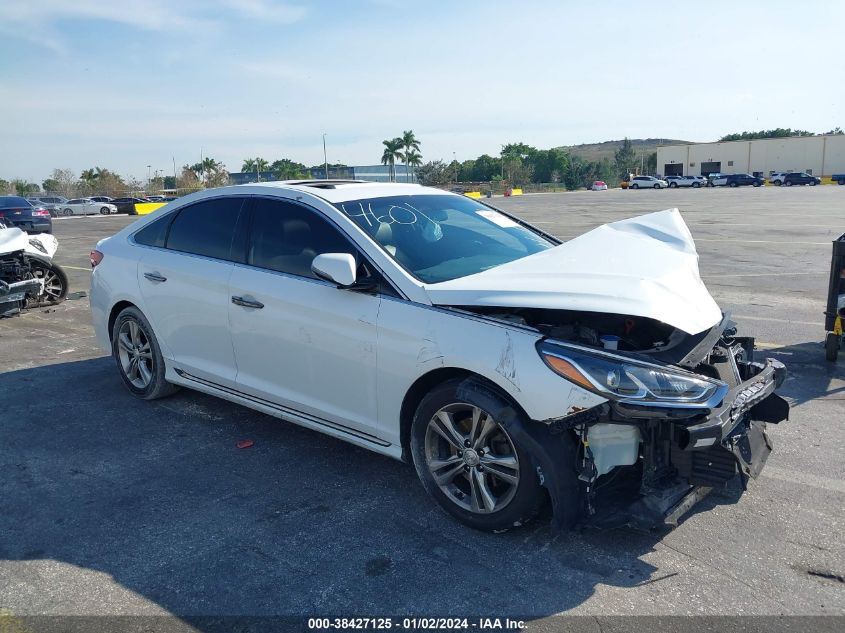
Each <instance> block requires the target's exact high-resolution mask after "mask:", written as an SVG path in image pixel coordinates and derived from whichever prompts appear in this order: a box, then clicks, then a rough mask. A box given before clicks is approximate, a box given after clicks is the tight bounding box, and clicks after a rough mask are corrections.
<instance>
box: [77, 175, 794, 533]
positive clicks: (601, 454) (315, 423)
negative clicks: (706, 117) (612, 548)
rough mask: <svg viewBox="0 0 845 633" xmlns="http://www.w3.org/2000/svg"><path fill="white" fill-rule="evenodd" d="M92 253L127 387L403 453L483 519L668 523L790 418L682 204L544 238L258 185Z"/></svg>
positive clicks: (390, 196)
mask: <svg viewBox="0 0 845 633" xmlns="http://www.w3.org/2000/svg"><path fill="white" fill-rule="evenodd" d="M91 263H92V266H94V271H93V275H92V282H91V283H92V287H91V310H92V313H93V321H94V326H95V330H96V334H97V338H98V340H99V342H100V343H101V345H102V346H103V347H104V348H105V349H107V350H108V351H109V352H110V353H111V354H112V355H113V356H114V359H115V361H116V366H117V369H118V371H119V372H120V376H121V378H122V379H123V382H124V384H125V385H126V387H127V389H128V390H129V391H130V392H131V393H133V394H134V395H136V396H138V397H139V398H143V399H147V400H151V399H155V398H160V397H163V396H166V395H169V394H171V393H173V392H174V391H175V390H176V389H178V388H179V387H186V388H190V389H195V390H198V391H202V392H205V393H209V394H213V395H215V396H218V397H221V398H225V399H227V400H230V401H232V402H236V403H239V404H242V405H244V406H247V407H251V408H253V409H256V410H258V411H262V412H265V413H269V414H271V415H275V416H278V417H280V418H283V419H285V420H288V421H290V422H294V423H297V424H300V425H302V426H305V427H308V428H311V429H315V430H318V431H321V432H324V433H326V434H329V435H331V436H334V437H338V438H341V439H344V440H347V441H349V442H351V443H353V444H356V445H359V446H363V447H365V448H368V449H371V450H373V451H376V452H379V453H382V454H385V455H389V456H391V457H394V458H397V459H402V460H404V461H407V462H411V463H413V465H414V466H415V468H416V471H417V473H418V475H419V478H420V480H421V481H422V484H423V486H424V487H425V489H426V490H427V491H428V492H429V493H430V494H431V495H432V496H433V497H434V499H435V500H436V501H437V502H438V503H439V504H440V505H441V506H442V507H443V508H444V509H445V510H446V511H447V512H448V513H449V514H451V515H452V516H454V517H455V518H457V519H458V520H460V521H462V522H463V523H465V524H467V525H469V526H472V527H474V528H478V529H483V530H495V531H499V530H504V529H507V528H510V527H513V526H517V525H520V524H522V523H524V522H525V521H527V520H529V519H531V518H532V517H533V516H534V515H535V514H536V513H537V512H538V511H539V509H540V507H541V505H542V504H543V503H544V502H545V501H546V500H547V499H549V498H550V499H551V503H552V507H553V511H554V522H555V524H556V525H557V526H559V527H571V526H572V525H574V524H575V523H577V522H579V521H583V522H604V523H607V522H617V523H618V522H627V523H632V522H635V523H638V524H646V525H653V524H656V523H661V522H670V523H672V522H675V521H677V519H678V518H679V517H680V516H681V515H682V514H683V513H684V512H685V511H686V510H688V509H689V508H690V507H691V506H692V505H693V503H695V501H697V500H698V499H700V498H701V497H702V496H703V495H704V494H706V492H708V491H709V490H710V489H712V488H714V487H716V486H719V485H721V484H723V483H724V482H726V481H727V480H729V479H731V478H733V477H735V476H739V477H741V478H742V482H743V484H745V483H746V482H747V481H748V479H749V478H751V477H756V475H757V474H758V473H759V472H760V469H761V468H762V467H763V464H764V462H765V460H766V458H767V457H768V454H769V452H770V450H771V448H770V447H771V443H770V442H769V440H768V438H767V436H766V432H765V428H766V423H776V422H779V421H782V420H785V419H786V418H787V416H788V405H787V403H786V402H785V401H784V400H783V399H782V398H780V397H779V396H778V395H776V394H775V393H774V391H775V389H776V388H777V387H778V386H779V385H780V384H781V383H782V382H783V380H784V377H785V368H784V367H783V365H782V364H780V363H778V362H777V361H774V360H771V359H763V360H760V361H755V359H754V358H753V347H754V342H753V339H751V338H748V337H738V336H736V331H735V329H734V327H733V324H732V323H731V322H730V320H729V319H728V317H727V316H726V315H724V314H723V313H722V312H721V310H720V309H719V307H718V306H717V305H716V303H715V302H714V301H713V299H712V297H711V296H710V294H709V293H708V292H707V289H706V288H705V287H704V284H703V283H702V281H701V279H700V277H699V273H698V256H697V254H696V251H695V246H694V244H693V241H692V237H691V235H690V232H689V230H688V228H687V226H686V225H685V224H684V222H683V220H682V219H681V216H680V214H679V213H678V211H677V210H669V211H661V212H659V213H653V214H651V215H646V216H642V217H639V218H633V219H630V220H623V221H620V222H614V223H612V224H608V225H605V226H601V227H599V228H597V229H595V230H593V231H590V232H588V233H586V234H584V235H582V236H580V237H578V238H576V239H573V240H570V241H569V242H566V243H561V242H560V241H559V240H558V239H556V238H554V237H553V236H551V235H548V234H546V233H544V232H543V231H542V230H540V229H537V228H535V227H533V226H531V225H529V224H527V223H526V222H523V221H522V220H520V219H519V218H516V217H514V216H511V215H509V214H506V213H503V212H501V211H498V210H496V209H494V208H492V207H490V206H488V205H485V204H484V203H482V202H480V201H477V200H472V199H470V198H467V197H464V196H460V195H454V194H450V193H446V192H444V191H441V190H438V189H429V188H425V187H420V186H418V185H401V184H376V183H365V182H358V181H301V182H280V183H260V184H254V185H242V186H237V187H225V188H221V189H213V190H208V191H204V192H200V193H197V194H193V195H190V196H186V197H184V198H180V199H179V200H178V201H176V202H174V203H172V204H169V205H167V206H165V207H163V208H162V209H159V210H157V211H155V212H154V213H152V214H150V215H149V216H145V217H143V218H141V219H139V220H138V221H137V222H135V223H134V224H132V225H130V226H128V227H126V228H125V229H123V230H122V231H120V232H119V233H117V234H116V235H114V236H113V237H110V238H107V239H105V240H102V241H101V242H100V243H99V244H98V245H97V249H96V250H95V251H93V252H92V253H91ZM613 489H616V490H617V492H622V493H624V494H621V495H620V494H608V493H607V491H609V490H613ZM620 499H622V500H620Z"/></svg>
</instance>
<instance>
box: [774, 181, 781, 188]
mask: <svg viewBox="0 0 845 633" xmlns="http://www.w3.org/2000/svg"><path fill="white" fill-rule="evenodd" d="M782 184H783V181H781V180H775V182H774V185H775V187H780V186H781V185H782Z"/></svg>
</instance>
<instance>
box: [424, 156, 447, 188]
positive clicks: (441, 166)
mask: <svg viewBox="0 0 845 633" xmlns="http://www.w3.org/2000/svg"><path fill="white" fill-rule="evenodd" d="M453 177H454V171H452V172H451V173H450V170H449V166H448V165H447V164H446V163H444V162H443V161H442V160H435V161H430V162H428V163H425V164H424V165H422V166H420V167H419V168H418V169H417V180H418V181H419V182H420V184H423V185H427V186H429V187H437V186H443V185H446V184H448V183H449V182H450V181H451V179H452V178H453Z"/></svg>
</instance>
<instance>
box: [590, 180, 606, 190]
mask: <svg viewBox="0 0 845 633" xmlns="http://www.w3.org/2000/svg"><path fill="white" fill-rule="evenodd" d="M590 190H591V191H607V183H606V182H605V181H604V180H594V181H593V184H592V185H590Z"/></svg>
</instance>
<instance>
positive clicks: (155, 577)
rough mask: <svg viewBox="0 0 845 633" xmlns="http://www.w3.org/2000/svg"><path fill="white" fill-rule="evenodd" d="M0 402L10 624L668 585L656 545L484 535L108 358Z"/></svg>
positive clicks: (329, 457)
mask: <svg viewBox="0 0 845 633" xmlns="http://www.w3.org/2000/svg"><path fill="white" fill-rule="evenodd" d="M0 393H3V394H4V396H3V399H4V401H5V404H4V406H3V408H2V411H0V434H2V445H3V451H2V453H0V572H2V573H0V596H3V600H4V604H0V606H3V607H5V608H8V609H10V610H11V611H12V612H30V613H39V612H40V613H44V612H48V613H55V612H56V611H57V610H58V611H59V612H60V613H67V612H78V613H97V612H105V613H118V612H123V613H126V612H130V613H133V612H134V613H151V612H158V613H160V612H161V610H162V609H163V610H166V611H167V612H169V613H172V614H175V615H178V616H186V615H212V616H223V615H248V616H267V615H278V614H283V615H314V614H320V615H340V616H343V615H346V616H348V615H354V614H358V615H374V614H395V615H401V614H415V615H450V614H451V615H462V616H466V615H470V614H475V615H487V614H491V613H493V614H500V615H504V614H514V615H520V616H521V617H523V618H527V619H534V618H539V617H543V616H547V615H550V614H555V613H559V612H564V611H568V610H571V609H573V608H575V607H577V606H578V605H580V604H581V603H583V602H584V601H585V600H586V599H588V598H589V597H590V596H591V595H592V594H593V593H594V591H595V590H596V588H597V587H598V586H599V585H609V586H613V587H623V588H628V587H638V586H642V585H644V584H649V583H653V582H655V581H659V580H660V579H661V578H662V577H664V576H666V571H665V570H659V569H657V568H656V567H654V566H653V565H651V564H649V563H648V562H646V560H644V558H646V557H647V556H648V554H649V553H650V552H652V551H653V550H654V546H655V544H656V543H657V542H658V541H659V540H660V539H661V537H662V534H660V533H656V534H651V533H639V532H633V531H630V530H627V529H622V530H607V531H601V530H580V531H573V532H567V533H561V534H558V533H555V532H553V531H552V529H551V528H550V526H549V521H548V520H547V519H542V518H541V519H540V520H538V521H536V522H535V523H532V524H529V525H527V526H524V527H522V528H520V529H515V530H513V531H511V532H508V533H505V534H499V535H494V534H485V533H480V532H475V531H473V530H470V529H468V528H465V527H463V526H462V525H460V524H458V523H456V522H455V521H453V520H452V519H450V518H449V517H448V516H446V515H445V514H444V513H443V512H442V511H441V510H440V509H439V508H437V507H436V506H435V505H434V503H433V501H431V500H430V499H429V498H428V497H427V496H426V494H425V493H424V491H423V489H422V487H421V486H420V485H419V484H418V482H417V480H416V475H415V472H414V469H413V468H412V467H410V466H408V465H404V464H401V463H399V462H396V461H393V460H390V459H388V458H384V457H381V456H378V455H375V454H373V453H370V452H368V451H365V450H363V449H359V448H356V447H353V446H351V445H349V444H346V443H344V442H341V441H338V440H334V439H332V438H329V437H327V436H324V435H322V434H319V433H316V432H311V431H308V430H305V429H302V428H299V427H297V426H295V425H292V424H285V423H281V422H279V421H278V420H276V419H274V418H271V417H269V416H265V415H262V414H259V413H255V412H253V411H250V410H248V409H245V408H243V407H239V406H237V405H233V404H230V403H227V402H224V401H222V400H218V399H215V398H212V397H209V396H205V395H202V394H199V393H195V392H191V391H182V392H180V393H179V394H177V395H175V396H173V397H171V398H169V399H165V400H159V401H155V402H142V401H139V400H136V399H134V398H132V397H131V396H130V395H129V394H128V393H127V392H126V390H125V389H124V388H123V385H122V384H121V382H120V380H119V377H118V375H117V372H116V371H115V370H114V367H113V365H112V361H111V359H109V358H99V359H93V360H85V361H79V362H71V363H64V364H56V365H50V366H42V367H38V368H34V369H25V370H20V371H12V372H7V373H3V374H0ZM245 439H250V440H252V441H253V442H254V444H253V445H252V446H251V447H249V448H243V449H239V448H237V444H238V442H239V441H240V440H245ZM718 502H725V503H731V502H733V501H732V500H731V498H730V496H728V497H724V495H723V498H722V500H721V501H719V499H716V500H715V501H714V500H708V501H706V502H705V503H708V504H710V503H718ZM92 571H93V572H101V573H99V574H97V573H93V574H92V573H91V572H92ZM3 576H5V577H6V580H5V581H3V580H2V578H3ZM4 582H5V583H6V585H5V587H4V586H3V583H4ZM16 588H17V589H16ZM132 596H134V598H133V597H132Z"/></svg>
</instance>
